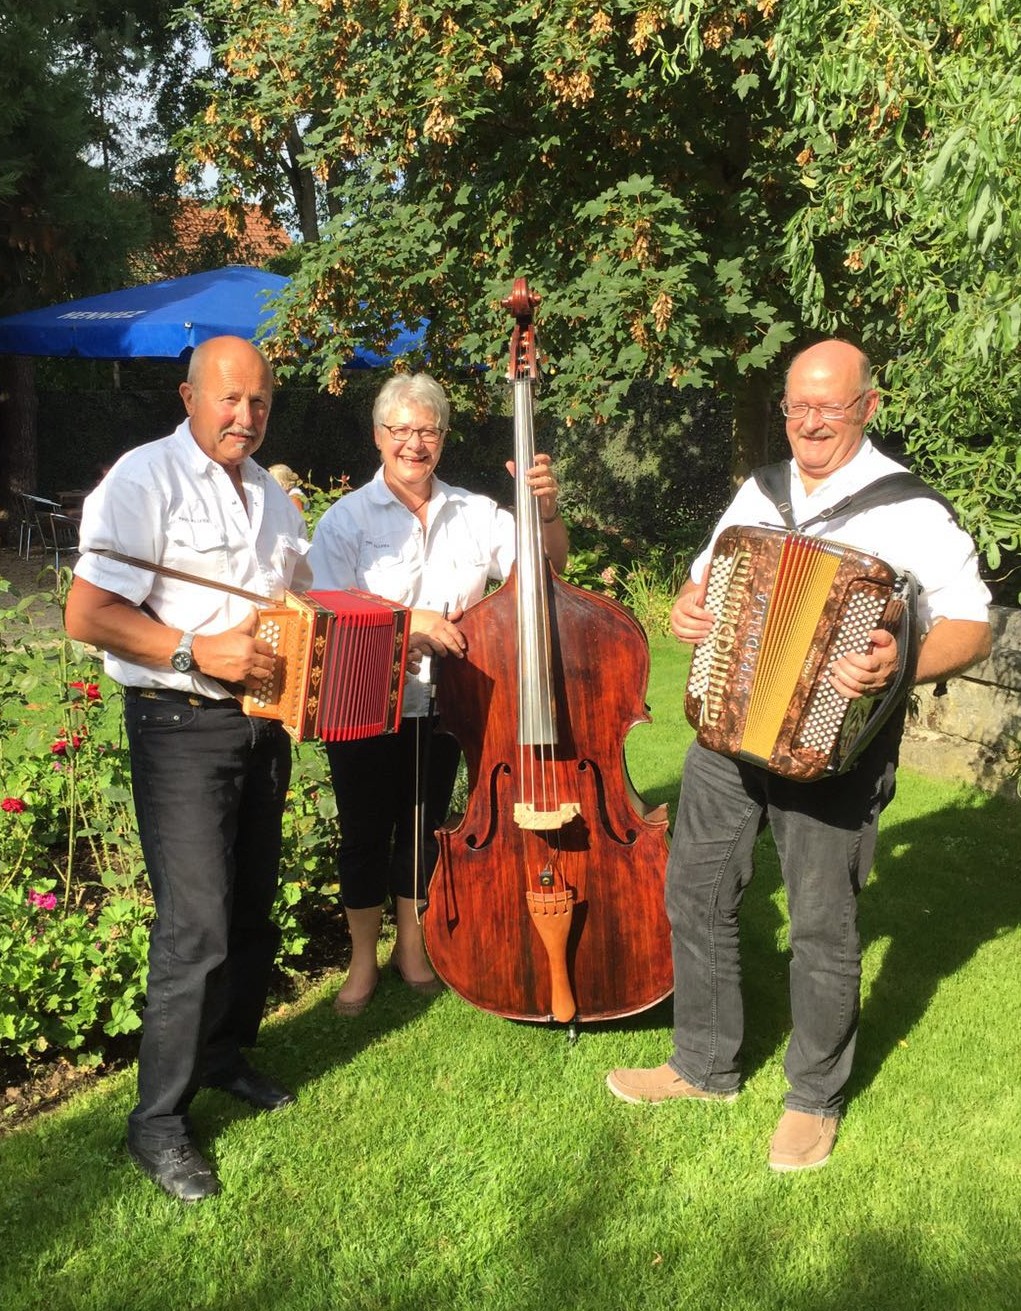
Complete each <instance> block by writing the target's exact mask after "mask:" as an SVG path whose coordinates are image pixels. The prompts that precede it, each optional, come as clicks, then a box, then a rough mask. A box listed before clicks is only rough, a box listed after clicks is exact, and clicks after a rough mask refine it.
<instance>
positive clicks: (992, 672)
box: [901, 605, 1021, 795]
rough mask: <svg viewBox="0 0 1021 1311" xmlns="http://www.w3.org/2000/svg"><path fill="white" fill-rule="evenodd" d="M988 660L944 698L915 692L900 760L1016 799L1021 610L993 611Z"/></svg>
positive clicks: (1020, 721)
mask: <svg viewBox="0 0 1021 1311" xmlns="http://www.w3.org/2000/svg"><path fill="white" fill-rule="evenodd" d="M989 618H990V622H991V623H992V627H993V649H992V653H991V655H990V656H989V659H988V660H984V661H983V662H982V663H981V664H979V665H976V666H975V667H974V668H973V669H969V670H968V672H967V673H966V674H960V675H958V676H957V677H956V678H952V679H951V680H950V681H949V683H948V684H947V691H946V694H945V695H944V696H936V695H935V694H934V689H933V688H932V687H931V686H928V685H926V686H924V687H919V688H916V689H915V693H914V696H915V699H916V711H917V713H912V715H911V716H910V717H909V720H908V727H907V730H906V731H905V734H904V743H903V746H902V748H901V761H902V763H903V764H905V765H908V766H909V767H910V768H912V769H917V770H919V771H920V772H922V773H925V774H936V775H938V776H939V777H941V778H956V779H961V780H963V781H965V782H968V783H977V784H978V785H979V786H980V787H983V788H986V789H988V790H989V791H996V792H1003V793H1012V794H1014V795H1016V794H1017V773H1018V768H1019V766H1018V764H1017V763H1016V762H1013V763H1012V759H1011V758H1012V757H1013V756H1015V755H1016V754H1017V753H1018V752H1019V750H1021V610H1010V609H1007V608H1005V607H1004V606H995V605H994V606H993V607H992V608H991V610H990V615H989Z"/></svg>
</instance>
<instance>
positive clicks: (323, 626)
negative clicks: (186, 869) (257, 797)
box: [243, 590, 411, 742]
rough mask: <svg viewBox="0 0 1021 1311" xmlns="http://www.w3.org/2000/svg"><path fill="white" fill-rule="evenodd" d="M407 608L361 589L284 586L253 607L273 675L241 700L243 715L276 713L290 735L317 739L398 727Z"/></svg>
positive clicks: (297, 738)
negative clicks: (268, 604) (270, 602)
mask: <svg viewBox="0 0 1021 1311" xmlns="http://www.w3.org/2000/svg"><path fill="white" fill-rule="evenodd" d="M410 620H411V611H410V610H408V609H407V607H406V606H402V605H397V604H396V603H395V602H391V601H385V600H383V598H382V597H379V596H373V595H371V594H370V593H368V592H360V591H354V590H352V591H345V592H320V591H315V592H305V593H303V594H302V595H300V596H299V595H297V594H296V593H293V592H288V593H287V594H286V596H285V598H284V605H283V606H281V607H279V608H273V609H267V610H260V611H259V630H258V632H257V633H256V636H257V637H261V638H262V639H263V640H264V641H267V642H269V644H270V645H271V646H272V647H273V650H274V652H275V654H276V661H275V664H274V669H273V673H272V674H271V675H270V677H269V678H268V679H267V680H266V682H265V683H264V684H263V686H262V687H261V688H259V689H258V691H255V692H252V693H250V694H249V695H247V696H246V697H245V698H244V703H243V705H244V711H245V714H246V715H255V716H257V717H260V718H263V719H279V720H280V721H282V723H283V726H284V728H286V729H287V731H288V733H290V735H291V737H293V738H294V739H295V741H297V742H301V741H302V740H303V739H305V738H308V737H319V738H322V740H323V741H324V742H349V741H354V740H355V739H357V738H363V737H375V736H377V735H378V734H381V733H392V732H394V730H395V729H397V728H398V727H399V726H400V722H401V705H402V703H403V699H404V674H405V667H406V664H407V657H408V632H409V628H410Z"/></svg>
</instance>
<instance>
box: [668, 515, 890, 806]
mask: <svg viewBox="0 0 1021 1311" xmlns="http://www.w3.org/2000/svg"><path fill="white" fill-rule="evenodd" d="M705 606H706V609H708V610H711V611H712V613H713V615H714V616H715V622H714V624H713V627H712V631H711V632H710V633H709V635H708V637H706V638H705V640H704V641H702V642H700V643H699V644H698V645H697V646H696V647H695V651H694V653H693V655H692V660H691V671H690V673H689V675H688V686H687V694H686V696H685V706H684V708H685V713H686V714H687V716H688V721H689V723H690V724H691V725H692V727H693V728H694V729H696V731H697V736H698V740H699V742H700V743H701V744H702V745H703V746H704V747H708V748H709V749H710V750H712V751H719V752H721V753H722V754H723V755H728V756H734V757H737V758H740V759H742V760H749V761H752V762H753V763H754V764H757V765H763V766H765V767H766V768H767V769H770V770H772V771H774V772H775V773H778V774H782V775H784V776H785V777H787V778H793V779H798V780H802V781H808V780H810V779H815V778H819V777H821V776H822V775H825V774H832V773H841V772H843V771H844V770H846V769H849V768H850V767H851V765H852V764H853V763H854V761H855V760H856V759H857V757H858V756H859V755H860V753H861V752H862V751H863V750H864V748H865V747H866V746H867V745H868V743H869V742H870V741H871V740H872V738H873V737H874V736H875V734H876V733H877V732H878V731H879V729H880V728H881V727H882V724H883V723H884V722H885V720H886V719H887V718H889V715H890V714H891V712H892V711H893V710H894V709H895V707H896V706H897V705H898V704H899V702H900V700H901V699H902V697H903V693H904V689H905V684H906V681H907V678H908V677H909V675H910V674H911V673H912V672H913V666H914V658H915V650H914V647H915V642H914V584H913V581H912V580H911V579H910V576H907V575H903V576H902V575H898V574H897V573H896V572H895V571H894V570H893V569H892V568H891V567H890V566H889V565H888V564H885V563H884V562H883V561H882V560H880V559H878V558H877V557H876V556H872V555H866V554H864V553H863V552H861V551H857V550H855V549H854V548H853V547H848V546H842V545H840V544H839V543H837V542H828V541H823V540H821V539H819V538H815V537H806V536H804V535H802V534H800V533H794V532H785V531H784V530H783V529H776V528H727V529H724V531H723V532H722V533H721V534H720V536H719V538H718V539H717V542H716V545H715V548H714V550H713V555H712V559H711V561H710V564H709V580H708V584H707V590H706V600H705ZM875 628H887V629H889V630H890V631H891V632H893V633H895V635H896V636H897V646H898V658H899V659H900V662H901V667H900V670H899V672H898V676H897V678H896V679H895V680H894V684H893V686H891V687H890V689H889V690H888V691H886V692H884V693H883V694H882V695H881V696H878V697H858V698H856V699H854V700H847V699H846V698H845V697H842V696H841V695H840V693H839V692H837V691H836V690H835V689H834V688H833V687H832V686H831V684H830V683H829V681H828V679H827V677H826V675H827V671H828V670H829V667H830V665H831V664H832V662H833V661H834V660H836V659H837V658H838V657H840V656H842V655H845V654H847V653H849V652H852V651H857V652H860V653H865V652H867V651H868V649H869V636H868V635H869V633H870V632H871V631H872V630H873V629H875Z"/></svg>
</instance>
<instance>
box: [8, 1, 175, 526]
mask: <svg viewBox="0 0 1021 1311" xmlns="http://www.w3.org/2000/svg"><path fill="white" fill-rule="evenodd" d="M170 10H171V4H170V0H133V3H131V4H130V5H129V6H128V7H127V8H125V6H124V5H123V4H120V3H118V4H115V3H113V2H112V0H76V2H75V3H72V4H70V5H69V4H66V3H65V4H60V3H57V0H36V2H35V3H34V4H33V5H31V6H20V7H17V8H16V9H15V8H13V7H8V11H6V12H5V13H4V14H3V15H2V16H0V38H2V39H0V314H9V313H14V312H17V311H18V310H21V309H29V308H32V307H34V306H36V305H40V304H46V303H48V302H51V301H55V300H63V299H68V298H70V297H74V296H81V295H88V294H90V293H92V292H97V291H108V290H110V289H111V288H113V287H115V286H119V285H123V284H124V283H126V282H128V281H130V279H131V273H130V268H131V257H132V255H133V253H134V252H135V251H137V250H138V249H139V248H141V247H144V246H145V245H146V244H148V243H150V242H151V241H153V240H156V239H158V238H159V237H160V236H162V235H164V234H166V233H168V232H169V230H170V229H169V227H168V226H167V225H169V224H170V223H171V222H172V218H173V205H174V202H175V201H176V182H175V180H174V171H175V161H174V157H173V155H172V152H171V151H170V148H169V137H170V134H171V132H172V131H173V129H174V127H175V126H176V125H177V124H178V123H179V122H180V121H181V119H182V118H183V117H185V116H187V115H190V114H191V113H192V112H193V110H194V103H193V102H192V101H191V100H189V99H188V95H187V86H188V78H187V76H186V74H185V70H186V67H187V64H188V62H189V61H190V51H189V49H188V46H187V39H186V38H187V33H185V32H177V33H173V32H171V31H170V30H169V13H170ZM34 401H35V398H34V392H33V370H32V361H31V360H28V359H18V358H14V357H2V356H0V487H2V488H3V489H4V490H5V493H6V494H7V498H8V500H9V493H10V492H11V491H12V490H18V489H21V490H27V491H34V490H35V478H36V464H35V460H36V457H35V427H34V414H35V403H34Z"/></svg>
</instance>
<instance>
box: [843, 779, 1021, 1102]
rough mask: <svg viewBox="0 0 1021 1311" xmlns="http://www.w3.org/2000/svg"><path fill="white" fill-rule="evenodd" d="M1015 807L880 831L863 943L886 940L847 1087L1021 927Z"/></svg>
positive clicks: (1005, 803) (979, 807) (995, 802)
mask: <svg viewBox="0 0 1021 1311" xmlns="http://www.w3.org/2000/svg"><path fill="white" fill-rule="evenodd" d="M1019 848H1021V808H1019V806H1018V803H1017V802H1016V801H1012V800H1011V799H1010V798H1005V797H997V796H989V797H987V798H985V799H983V800H982V801H980V802H978V803H977V804H973V805H969V804H967V803H966V802H965V801H964V800H962V801H961V803H960V804H954V805H950V806H947V807H945V808H943V809H941V810H936V811H933V812H932V813H930V814H927V815H923V816H921V817H919V818H916V819H911V820H907V821H905V822H903V823H899V824H898V823H891V824H888V825H887V826H886V827H885V828H884V827H882V826H881V827H880V833H879V844H878V847H877V852H876V862H875V871H874V873H873V876H872V878H871V879H870V881H869V883H868V884H867V885H866V886H865V888H864V890H863V891H862V894H861V896H860V898H859V925H860V929H861V935H862V943H863V947H865V948H867V947H868V945H869V944H870V943H873V942H876V941H877V940H880V939H886V940H888V946H887V948H886V952H885V955H884V957H883V962H882V965H881V967H880V970H879V974H878V976H877V977H876V979H875V980H874V981H873V983H872V986H871V988H870V990H869V994H868V997H867V999H866V1001H865V1004H864V1006H863V1008H862V1023H861V1034H860V1037H859V1040H858V1051H857V1055H856V1061H855V1074H854V1077H853V1083H852V1090H854V1091H860V1090H861V1089H863V1088H865V1087H867V1086H868V1085H869V1084H870V1083H871V1081H872V1080H873V1079H874V1078H875V1077H876V1075H877V1074H878V1072H879V1070H880V1068H881V1067H882V1065H883V1062H884V1061H885V1060H886V1058H887V1057H888V1056H889V1054H890V1053H891V1052H892V1051H893V1050H894V1049H895V1048H896V1046H897V1044H898V1043H899V1042H900V1041H901V1039H903V1038H905V1037H906V1036H907V1035H908V1033H909V1032H910V1031H911V1029H912V1028H913V1027H914V1026H915V1024H917V1022H918V1021H919V1020H920V1019H921V1017H922V1016H923V1015H924V1014H925V1011H926V1008H927V1007H928V1005H929V1003H930V1002H931V1000H932V998H933V995H934V993H935V992H936V989H937V987H938V986H939V984H940V982H941V980H943V979H946V978H949V977H951V976H952V975H954V974H956V973H957V972H958V970H960V969H961V968H962V967H963V966H964V965H965V964H966V963H967V962H968V961H969V960H970V959H971V958H972V957H973V956H974V955H975V953H976V952H977V951H978V950H979V949H980V948H981V947H982V946H983V944H985V943H987V942H990V941H991V940H992V939H993V938H996V937H998V936H999V935H1000V934H1002V933H1006V932H1009V931H1010V930H1012V929H1015V928H1017V926H1018V925H1019V924H1021V858H1019V856H1018V851H1019Z"/></svg>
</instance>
